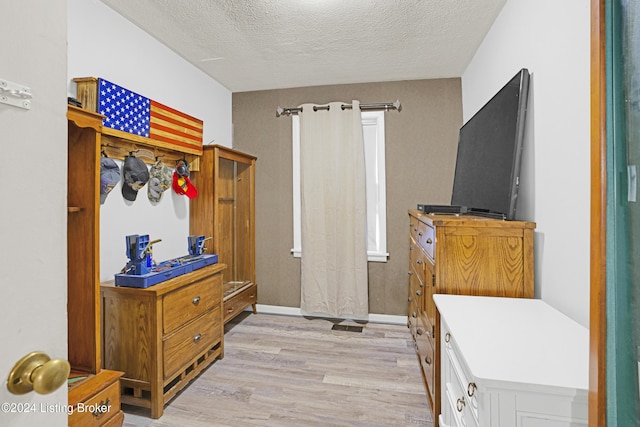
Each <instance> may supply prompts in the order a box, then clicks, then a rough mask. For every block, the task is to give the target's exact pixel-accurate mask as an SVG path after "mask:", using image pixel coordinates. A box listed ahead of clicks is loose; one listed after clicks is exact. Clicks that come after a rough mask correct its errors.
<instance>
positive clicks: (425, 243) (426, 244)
mask: <svg viewBox="0 0 640 427" xmlns="http://www.w3.org/2000/svg"><path fill="white" fill-rule="evenodd" d="M421 224H422V225H424V229H423V230H422V232H421V233H422V234H421V235H420V241H419V242H418V244H419V245H420V246H422V248H423V249H424V251H425V252H426V254H427V256H428V257H429V258H430V259H432V260H435V257H436V232H435V228H433V227H432V226H430V225H427V224H423V223H421Z"/></svg>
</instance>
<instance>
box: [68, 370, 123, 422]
mask: <svg viewBox="0 0 640 427" xmlns="http://www.w3.org/2000/svg"><path fill="white" fill-rule="evenodd" d="M99 377H102V376H100V375H98V376H96V377H94V378H96V379H98V378H99ZM119 377H120V374H118V375H117V376H116V377H115V381H114V382H112V383H111V384H109V385H108V386H106V387H104V388H102V389H98V390H97V391H96V392H95V394H93V395H91V396H90V397H88V398H86V399H85V400H83V401H80V402H77V403H73V412H72V413H70V414H69V426H72V427H73V426H78V427H94V426H95V427H98V426H103V425H109V424H110V423H115V424H111V425H118V423H117V421H118V419H120V418H122V416H123V415H122V413H121V412H120V381H118V378H119ZM98 381H99V380H98ZM72 400H73V398H71V399H70V400H69V402H70V404H71V402H72Z"/></svg>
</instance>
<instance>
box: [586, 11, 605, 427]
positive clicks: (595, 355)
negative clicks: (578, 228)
mask: <svg viewBox="0 0 640 427" xmlns="http://www.w3.org/2000/svg"><path fill="white" fill-rule="evenodd" d="M605 29H606V28H605V1H604V0H591V245H590V247H591V270H590V276H591V292H590V315H589V323H590V325H589V326H590V327H589V333H590V356H589V425H590V426H594V427H595V426H597V427H602V426H605V425H606V410H607V407H606V403H607V401H606V397H607V396H606V348H607V345H606V344H607V335H606V328H607V325H606V274H607V263H606V260H607V251H606V249H607V248H606V230H607V228H606V227H607V216H606V207H607V192H606V183H607V168H606V164H607V163H606V153H607V146H606V144H607V139H606V132H607V129H606V114H607V109H606V71H605V70H606V45H605V42H606V34H605Z"/></svg>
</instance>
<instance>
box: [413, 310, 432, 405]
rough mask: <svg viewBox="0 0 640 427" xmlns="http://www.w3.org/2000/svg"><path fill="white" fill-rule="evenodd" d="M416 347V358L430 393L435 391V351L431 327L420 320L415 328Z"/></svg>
mask: <svg viewBox="0 0 640 427" xmlns="http://www.w3.org/2000/svg"><path fill="white" fill-rule="evenodd" d="M416 347H417V350H418V358H419V359H420V365H421V366H422V371H423V372H424V376H425V379H426V381H427V387H428V388H429V392H430V393H432V394H433V393H434V392H435V388H434V387H435V381H434V373H435V369H434V367H435V352H434V350H433V345H432V342H431V327H430V326H427V325H425V324H424V323H423V322H422V321H419V322H418V327H417V329H416Z"/></svg>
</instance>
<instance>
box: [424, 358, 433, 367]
mask: <svg viewBox="0 0 640 427" xmlns="http://www.w3.org/2000/svg"><path fill="white" fill-rule="evenodd" d="M424 363H426V364H427V365H429V366H431V358H430V357H429V356H426V357H425V358H424Z"/></svg>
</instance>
